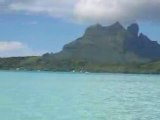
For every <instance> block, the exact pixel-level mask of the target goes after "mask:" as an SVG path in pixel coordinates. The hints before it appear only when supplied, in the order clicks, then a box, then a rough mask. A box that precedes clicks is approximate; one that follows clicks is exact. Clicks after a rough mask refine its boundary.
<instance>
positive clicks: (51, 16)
mask: <svg viewBox="0 0 160 120" xmlns="http://www.w3.org/2000/svg"><path fill="white" fill-rule="evenodd" d="M159 11H160V0H134V1H131V0H0V57H11V56H28V55H29V56H30V55H42V54H44V53H46V52H53V53H56V52H59V51H60V50H62V48H63V45H65V44H66V43H68V42H71V41H73V40H75V39H77V38H78V37H80V36H82V35H83V33H84V31H85V29H86V28H87V27H88V26H90V25H92V24H97V23H100V24H102V25H105V26H107V25H110V24H113V23H115V22H117V21H119V22H120V23H122V24H123V25H124V26H127V25H129V24H131V23H134V22H136V23H138V24H139V26H140V31H141V32H143V33H144V34H146V35H147V36H148V37H149V38H150V39H152V40H154V41H158V42H159V43H160V34H159V31H160V14H159Z"/></svg>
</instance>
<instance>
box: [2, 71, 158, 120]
mask: <svg viewBox="0 0 160 120" xmlns="http://www.w3.org/2000/svg"><path fill="white" fill-rule="evenodd" d="M0 120H160V75H137V74H133V75H132V74H106V73H104V74H102V73H101V74H93V73H92V74H91V73H89V74H82V73H81V74H80V73H54V72H14V71H13V72H7V71H1V72H0Z"/></svg>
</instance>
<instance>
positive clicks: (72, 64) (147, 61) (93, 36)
mask: <svg viewBox="0 0 160 120" xmlns="http://www.w3.org/2000/svg"><path fill="white" fill-rule="evenodd" d="M159 60H160V45H159V44H158V43H157V42H156V41H152V40H150V39H149V38H148V37H147V36H146V35H144V34H143V33H139V26H138V24H136V23H133V24H131V25H130V26H128V27H127V28H125V27H123V26H122V25H121V24H120V23H119V22H116V23H114V24H112V25H110V26H102V25H100V24H96V25H92V26H90V27H88V28H87V29H86V31H85V33H84V35H83V36H82V37H80V38H78V39H76V40H75V41H73V42H71V43H68V44H66V45H65V46H64V47H63V50H62V51H60V52H59V53H56V54H53V53H51V54H49V53H46V54H44V55H43V56H39V57H25V58H5V59H4V58H3V59H0V69H17V68H18V69H24V70H25V69H26V70H52V71H72V70H76V71H92V72H132V73H133V72H135V73H160V64H159V63H160V62H159ZM14 63H16V64H14ZM155 65H156V66H155ZM151 66H154V67H151ZM150 68H151V69H150Z"/></svg>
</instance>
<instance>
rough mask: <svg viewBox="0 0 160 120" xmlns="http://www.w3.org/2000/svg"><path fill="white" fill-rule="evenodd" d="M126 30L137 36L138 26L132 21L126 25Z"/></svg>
mask: <svg viewBox="0 0 160 120" xmlns="http://www.w3.org/2000/svg"><path fill="white" fill-rule="evenodd" d="M127 30H128V31H129V32H130V33H131V34H132V35H134V36H138V33H139V26H138V24H137V23H133V24H131V25H130V26H128V28H127Z"/></svg>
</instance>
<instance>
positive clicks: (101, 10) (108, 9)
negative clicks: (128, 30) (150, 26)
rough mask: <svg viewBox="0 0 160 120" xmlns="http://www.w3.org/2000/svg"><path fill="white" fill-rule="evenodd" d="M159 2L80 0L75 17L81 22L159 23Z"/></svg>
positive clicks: (76, 6) (150, 0)
mask: <svg viewBox="0 0 160 120" xmlns="http://www.w3.org/2000/svg"><path fill="white" fill-rule="evenodd" d="M158 11H160V1H159V0H80V1H79V2H78V3H77V4H76V5H75V16H76V18H78V19H79V20H81V21H92V22H114V21H120V22H133V21H144V20H145V21H150V20H151V21H152V20H159V21H160V14H159V13H158Z"/></svg>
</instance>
